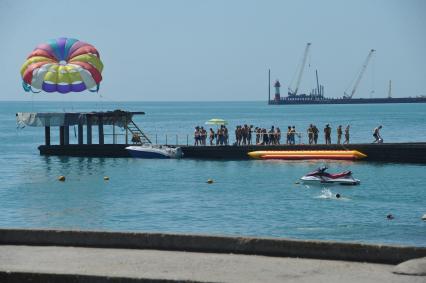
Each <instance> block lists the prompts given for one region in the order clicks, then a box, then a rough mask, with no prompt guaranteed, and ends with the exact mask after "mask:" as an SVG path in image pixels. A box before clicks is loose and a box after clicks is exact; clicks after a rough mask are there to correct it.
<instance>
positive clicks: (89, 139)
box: [86, 116, 92, 144]
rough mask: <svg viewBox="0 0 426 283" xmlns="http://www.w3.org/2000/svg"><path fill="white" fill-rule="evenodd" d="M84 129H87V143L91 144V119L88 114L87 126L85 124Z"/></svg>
mask: <svg viewBox="0 0 426 283" xmlns="http://www.w3.org/2000/svg"><path fill="white" fill-rule="evenodd" d="M86 130H87V133H86V135H87V144H92V119H91V118H90V116H87V126H86Z"/></svg>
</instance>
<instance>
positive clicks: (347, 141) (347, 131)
mask: <svg viewBox="0 0 426 283" xmlns="http://www.w3.org/2000/svg"><path fill="white" fill-rule="evenodd" d="M343 144H349V125H347V126H346V129H345V142H344V143H343Z"/></svg>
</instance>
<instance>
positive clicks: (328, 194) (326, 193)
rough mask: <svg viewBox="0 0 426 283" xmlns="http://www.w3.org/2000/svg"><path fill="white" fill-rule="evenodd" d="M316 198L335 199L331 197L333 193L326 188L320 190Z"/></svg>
mask: <svg viewBox="0 0 426 283" xmlns="http://www.w3.org/2000/svg"><path fill="white" fill-rule="evenodd" d="M316 198H322V199H332V198H336V196H335V195H333V193H332V192H331V191H330V189H327V188H325V187H324V188H323V189H322V190H321V195H319V196H317V197H316Z"/></svg>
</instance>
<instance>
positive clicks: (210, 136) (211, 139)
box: [209, 128, 214, 145]
mask: <svg viewBox="0 0 426 283" xmlns="http://www.w3.org/2000/svg"><path fill="white" fill-rule="evenodd" d="M213 140H214V131H213V129H212V128H210V132H209V141H210V145H213Z"/></svg>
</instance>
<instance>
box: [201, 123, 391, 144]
mask: <svg viewBox="0 0 426 283" xmlns="http://www.w3.org/2000/svg"><path fill="white" fill-rule="evenodd" d="M381 129H382V126H381V125H380V126H378V127H377V128H375V129H374V130H373V137H374V138H375V140H374V141H373V143H376V142H377V143H382V142H383V139H382V137H381V136H380V130H381ZM323 132H324V141H325V144H331V132H332V128H331V127H330V124H326V125H325V127H324V130H323ZM307 134H308V143H309V144H317V143H318V136H319V129H318V128H317V126H315V125H313V124H310V125H309V127H308V129H307ZM336 134H337V144H342V137H344V141H343V144H349V140H350V125H347V126H346V127H345V129H343V126H342V125H339V126H338V127H337V131H336ZM253 135H255V137H256V141H255V143H254V144H256V145H279V144H281V143H280V142H281V130H280V128H279V127H275V126H272V127H271V128H270V129H269V130H267V129H266V128H261V127H255V128H253V125H247V124H244V125H243V126H242V125H238V126H236V128H235V143H234V145H237V146H240V145H252V144H253V143H252V136H253ZM207 137H208V138H209V144H210V145H229V131H228V128H227V127H226V126H224V125H221V126H220V127H218V128H217V130H216V131H214V130H213V129H212V128H210V129H209V131H208V133H207V130H206V129H204V127H199V126H196V127H195V131H194V145H195V146H197V145H206V140H207ZM296 137H299V139H300V138H301V134H300V133H299V132H297V131H296V127H295V126H288V128H287V139H286V144H295V143H296Z"/></svg>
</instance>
